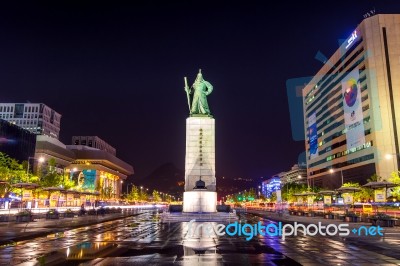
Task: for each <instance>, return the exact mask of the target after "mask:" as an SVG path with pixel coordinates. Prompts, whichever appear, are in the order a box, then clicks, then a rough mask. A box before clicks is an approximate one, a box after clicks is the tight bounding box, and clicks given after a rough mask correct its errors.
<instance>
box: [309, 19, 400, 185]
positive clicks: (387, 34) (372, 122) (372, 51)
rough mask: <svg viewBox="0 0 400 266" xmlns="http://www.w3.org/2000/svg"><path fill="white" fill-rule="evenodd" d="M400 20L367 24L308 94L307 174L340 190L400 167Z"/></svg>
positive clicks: (343, 47)
mask: <svg viewBox="0 0 400 266" xmlns="http://www.w3.org/2000/svg"><path fill="white" fill-rule="evenodd" d="M399 56H400V15H397V14H396V15H375V16H372V17H369V18H367V19H365V20H363V21H362V22H361V23H360V24H359V25H358V26H357V28H355V29H354V31H353V32H352V33H351V34H350V36H349V37H348V38H347V39H346V40H345V41H344V42H343V44H342V45H341V46H340V47H339V49H338V50H337V51H336V52H335V53H334V54H333V55H332V56H331V58H330V59H329V60H328V61H327V62H326V63H325V65H324V66H323V67H322V68H321V69H320V70H319V71H318V73H317V74H316V75H315V76H314V77H313V78H312V80H311V81H310V82H309V83H308V84H307V85H306V86H305V88H304V89H303V94H302V96H303V110H304V114H305V115H304V125H305V138H306V143H305V146H306V151H307V175H308V178H309V180H310V181H311V184H312V185H316V186H320V187H326V188H337V187H339V186H340V185H341V183H342V180H343V182H359V183H361V184H363V183H366V180H367V179H368V178H369V177H370V176H371V175H372V174H374V173H376V174H377V175H379V176H381V177H382V178H384V179H387V178H388V177H390V174H391V172H393V171H397V170H398V168H399V165H400V163H399V162H400V161H399V159H400V157H399V154H400V150H399V137H398V136H399V134H400V74H399V73H400V60H399Z"/></svg>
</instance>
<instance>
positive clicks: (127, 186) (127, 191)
mask: <svg viewBox="0 0 400 266" xmlns="http://www.w3.org/2000/svg"><path fill="white" fill-rule="evenodd" d="M129 186H131V189H132V186H133V183H128V184H126V195H128V194H129Z"/></svg>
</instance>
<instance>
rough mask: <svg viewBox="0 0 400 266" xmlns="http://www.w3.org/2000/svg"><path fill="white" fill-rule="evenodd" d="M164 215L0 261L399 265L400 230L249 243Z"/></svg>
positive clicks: (92, 229)
mask: <svg viewBox="0 0 400 266" xmlns="http://www.w3.org/2000/svg"><path fill="white" fill-rule="evenodd" d="M159 218H160V217H159V213H158V212H154V211H147V212H145V213H143V214H140V215H138V216H134V217H129V218H124V219H120V220H116V221H110V222H104V223H99V224H96V225H91V226H85V227H82V228H77V229H72V230H66V231H65V232H60V233H56V234H50V235H48V236H46V237H39V238H35V239H32V240H26V241H20V242H17V243H16V244H15V245H13V246H5V247H2V248H0V265H40V264H42V265H171V264H175V265H231V264H237V265H253V264H258V265H293V266H294V265H400V260H399V259H400V258H399V256H400V253H398V252H397V251H396V252H394V251H392V249H391V248H390V247H391V246H399V240H398V239H399V237H398V235H397V233H396V232H395V231H392V232H391V234H388V235H387V236H385V238H384V239H381V238H376V239H373V240H371V239H365V238H362V237H361V238H346V239H344V238H341V237H336V236H334V237H322V236H303V235H298V236H297V237H287V238H286V239H285V240H282V238H279V237H274V236H257V237H254V238H253V239H251V240H249V241H246V239H245V237H244V236H228V235H225V236H217V235H216V234H215V231H213V230H211V231H207V228H206V227H203V228H201V230H199V231H198V233H197V234H193V231H191V232H192V233H190V232H188V226H189V223H170V224H162V223H160V221H159ZM240 218H241V222H242V223H244V222H247V223H250V224H256V223H257V222H259V221H261V222H263V223H271V221H270V220H266V219H265V218H262V217H259V216H255V215H252V214H241V217H240ZM212 224H213V225H214V226H215V225H216V224H215V223H212ZM192 226H194V227H193V228H199V227H198V226H199V224H196V223H193V224H192ZM374 241H375V242H374ZM394 250H395V249H394Z"/></svg>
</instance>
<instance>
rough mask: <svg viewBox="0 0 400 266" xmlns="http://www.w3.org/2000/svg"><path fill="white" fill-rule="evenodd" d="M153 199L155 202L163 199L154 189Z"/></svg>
mask: <svg viewBox="0 0 400 266" xmlns="http://www.w3.org/2000/svg"><path fill="white" fill-rule="evenodd" d="M153 201H154V202H160V201H161V196H160V194H159V193H158V191H157V190H153Z"/></svg>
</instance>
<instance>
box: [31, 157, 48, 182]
mask: <svg viewBox="0 0 400 266" xmlns="http://www.w3.org/2000/svg"><path fill="white" fill-rule="evenodd" d="M30 159H33V160H37V161H38V162H39V163H40V164H41V163H44V161H45V159H44V157H43V156H41V157H39V158H38V159H36V158H35V157H30V156H29V157H28V167H27V168H26V175H27V176H28V183H29V168H30Z"/></svg>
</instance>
